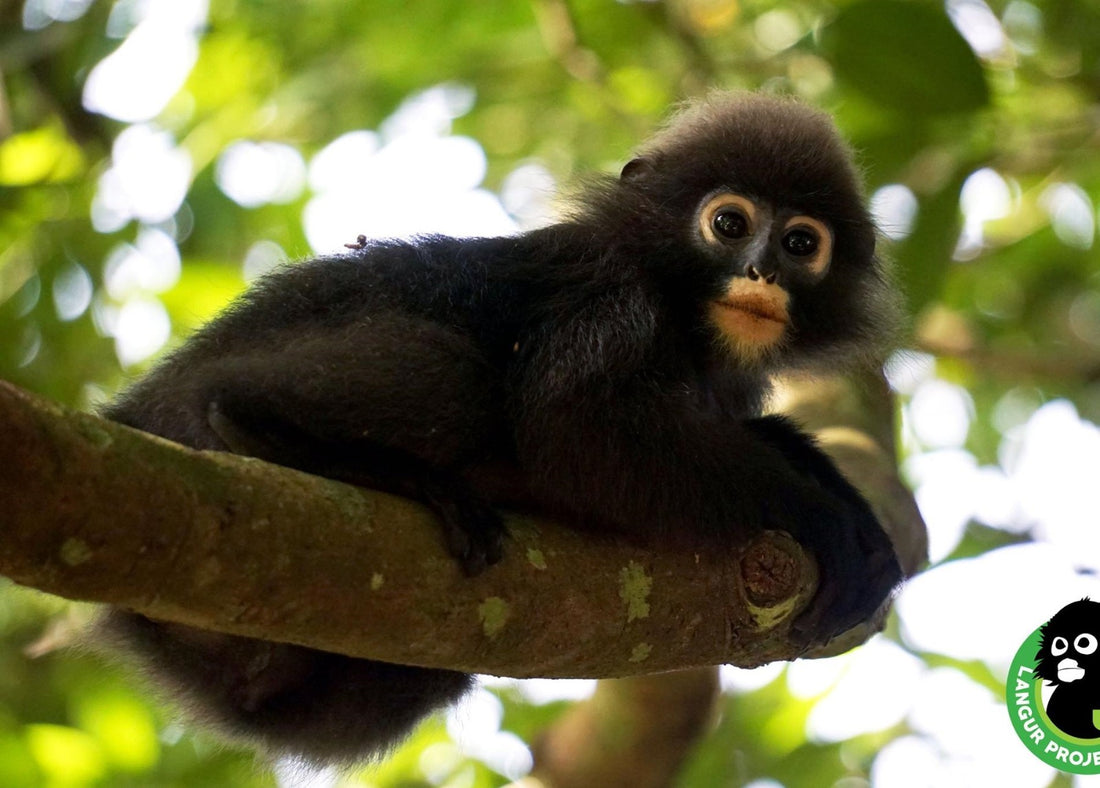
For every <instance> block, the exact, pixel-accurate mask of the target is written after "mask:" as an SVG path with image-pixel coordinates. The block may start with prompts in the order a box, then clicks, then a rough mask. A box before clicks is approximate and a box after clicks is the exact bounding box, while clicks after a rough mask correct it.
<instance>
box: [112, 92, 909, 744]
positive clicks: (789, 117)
mask: <svg viewBox="0 0 1100 788" xmlns="http://www.w3.org/2000/svg"><path fill="white" fill-rule="evenodd" d="M863 188H864V187H863V183H862V178H861V175H860V174H859V172H858V171H857V168H856V165H855V161H854V156H853V154H852V152H851V151H850V149H849V147H848V146H847V144H846V143H845V142H844V141H843V140H842V138H841V137H840V135H839V132H838V131H837V129H836V128H835V126H834V124H833V122H832V120H831V118H829V116H828V115H826V114H825V113H823V112H821V111H819V110H816V109H813V108H811V107H809V106H807V105H805V104H803V103H801V102H798V101H796V100H794V99H790V98H781V97H773V96H768V95H764V94H755V93H715V94H712V95H708V96H706V97H703V98H700V99H697V100H696V101H694V102H693V103H690V104H688V105H687V106H686V107H684V108H682V109H681V110H680V111H679V112H678V113H676V114H675V115H674V116H673V118H672V119H671V121H670V122H669V123H668V124H667V125H666V126H665V127H664V128H663V129H662V130H660V131H659V132H658V133H656V135H655V136H654V137H653V138H652V139H651V140H650V141H649V142H648V143H647V144H645V145H643V146H642V148H641V149H640V151H639V152H638V155H637V156H636V157H635V158H633V159H631V160H630V161H629V162H628V163H627V164H626V165H625V166H624V167H623V168H622V170H621V173H620V174H619V175H618V176H617V177H615V176H611V175H606V176H594V177H592V178H591V179H589V180H588V181H587V182H586V183H585V185H584V186H583V187H582V188H581V189H580V193H579V194H578V195H577V197H576V198H575V200H574V201H573V207H572V208H571V209H570V210H569V211H568V212H567V213H566V214H565V215H564V216H563V217H562V218H561V219H560V220H559V221H557V222H556V223H553V224H550V225H548V226H545V227H541V228H538V229H533V230H530V231H527V232H523V233H518V234H515V235H509V236H503V237H495V238H474V239H461V240H460V239H455V238H449V237H442V236H424V237H415V238H411V239H403V240H402V239H393V240H379V241H368V240H367V239H365V238H362V237H360V238H359V239H358V240H357V241H356V243H354V244H348V249H347V251H344V252H341V253H339V254H333V255H328V256H322V257H319V258H315V259H311V260H307V261H304V262H300V263H297V264H293V265H287V266H284V267H282V268H280V269H279V270H277V271H275V272H273V273H271V274H269V275H267V276H266V277H264V278H262V279H260V280H259V281H258V282H257V283H255V284H254V285H253V286H252V287H251V288H250V289H248V290H247V291H246V292H245V293H244V294H243V296H241V297H240V298H239V299H238V300H237V301H236V302H234V303H233V304H231V305H230V306H229V307H228V308H227V309H226V311H224V312H223V313H222V314H220V315H219V316H217V317H216V318H215V319H213V320H212V321H211V322H210V323H208V324H207V325H206V326H204V327H203V328H201V329H199V330H198V331H197V332H196V333H195V334H194V335H193V336H192V337H191V338H190V339H189V340H188V341H187V342H186V343H184V344H183V345H182V346H181V347H180V348H179V349H178V350H176V351H175V352H173V353H171V354H170V355H169V356H168V357H167V358H166V359H165V360H163V361H162V362H161V363H159V365H157V366H155V367H154V368H153V369H152V370H151V371H150V372H149V374H147V375H146V376H145V377H144V378H142V379H140V380H138V381H137V382H136V383H134V384H133V385H132V386H131V387H130V388H129V389H127V390H125V391H124V392H123V393H122V394H121V395H120V396H119V397H118V398H117V399H116V400H114V401H113V402H112V403H111V404H109V405H108V406H107V407H106V408H105V410H104V411H103V413H104V415H105V416H106V417H108V418H110V419H113V420H115V421H117V422H120V423H122V424H126V425H129V426H131V427H136V428H138V429H142V430H146V431H148V432H151V433H155V434H157V435H160V436H163V437H166V438H169V439H171V440H174V441H177V442H179V443H182V444H185V445H188V446H191V447H195V448H199V449H213V450H223V451H233V452H237V453H240V454H248V455H252V456H256V457H259V458H262V459H265V460H269V461H272V462H275V463H279V464H282V465H286V466H289V467H292V468H297V469H299V470H302V471H306V472H309V473H313V474H317V475H320V476H325V477H329V478H333V479H338V480H341V481H345V482H350V483H353V484H358V485H362V486H366V487H371V488H375V489H380V490H384V491H388V492H393V493H397V494H401V495H406V496H409V497H411V498H414V499H417V500H419V501H422V502H423V503H425V504H426V505H427V506H428V507H430V509H431V510H432V511H433V512H434V513H435V514H436V515H437V516H438V519H439V521H440V524H441V534H442V536H441V549H446V550H448V551H449V552H450V553H451V554H452V555H453V556H454V557H455V558H456V559H457V561H458V562H459V563H460V565H461V567H462V568H463V569H464V570H465V571H466V572H467V573H469V574H477V573H479V572H482V571H486V569H487V568H488V567H490V566H491V565H492V564H494V563H495V562H496V561H497V560H499V558H500V557H501V555H502V551H503V550H505V549H506V548H507V544H506V533H505V529H504V526H503V524H502V520H501V516H500V514H499V510H500V509H501V508H505V507H510V506H516V507H520V508H522V507H530V508H533V509H537V510H538V511H540V512H543V513H545V514H548V515H551V516H555V517H558V518H560V519H562V520H563V521H564V522H566V523H569V524H571V525H573V526H575V527H577V528H580V529H589V530H591V531H592V532H594V533H599V534H615V535H618V536H619V537H621V538H625V539H636V540H639V541H641V542H643V543H646V544H651V545H653V547H654V549H660V548H661V547H662V546H673V545H692V546H694V547H696V548H698V549H707V550H732V549H733V548H735V547H736V546H737V545H738V544H742V543H743V542H744V541H745V540H746V539H748V538H749V537H751V535H753V534H754V533H757V532H759V531H760V530H762V529H778V530H784V531H787V532H788V533H790V534H791V535H792V536H793V537H794V538H795V539H796V540H798V541H799V542H800V543H801V544H802V545H803V546H804V547H805V548H806V549H807V550H808V551H810V552H811V553H812V554H813V556H814V557H815V558H816V560H817V562H818V564H819V566H820V583H819V589H818V591H817V592H816V595H815V596H814V598H813V600H812V601H811V603H810V604H809V606H808V607H807V609H806V610H804V611H803V612H802V613H800V614H799V617H798V618H797V620H796V621H795V622H794V625H793V627H792V635H791V637H792V639H793V641H794V642H796V643H797V644H799V645H800V646H801V647H809V646H811V645H813V644H819V643H824V642H827V641H828V640H829V639H830V638H832V637H833V636H835V635H837V634H839V633H841V632H844V631H846V630H847V629H850V628H851V627H852V626H854V625H856V624H858V623H860V622H862V621H864V620H866V619H868V618H869V617H870V616H871V615H872V614H873V613H874V612H875V611H876V610H878V609H879V608H880V606H881V605H882V604H883V603H884V601H885V600H886V599H887V598H888V596H889V595H890V594H891V593H892V590H893V589H894V588H895V587H896V586H897V585H898V584H899V582H900V580H901V578H902V572H901V569H900V566H899V564H898V560H897V558H896V556H895V553H894V550H893V547H892V545H891V542H890V539H889V537H888V535H887V534H886V532H885V531H884V530H883V528H882V526H881V524H880V523H879V522H878V520H877V519H876V517H875V515H874V514H873V512H872V510H871V508H870V506H869V505H868V503H867V502H866V500H865V499H864V498H863V497H862V496H861V494H860V493H859V492H857V491H856V489H855V487H854V486H853V485H852V484H851V483H850V482H849V481H848V480H847V479H846V478H845V477H844V476H843V475H842V473H841V472H840V471H839V470H838V469H837V467H836V466H835V465H834V464H833V463H832V461H831V460H830V459H828V457H827V456H826V455H825V454H824V453H823V452H822V451H821V450H820V449H819V448H818V447H817V446H816V444H815V442H814V441H813V440H812V439H811V438H810V437H809V436H808V435H807V434H806V433H804V432H803V431H801V430H800V429H799V428H798V427H797V426H796V425H795V424H793V423H792V422H791V421H789V420H788V419H786V418H784V417H780V416H777V415H764V413H763V408H764V405H765V403H766V401H767V397H768V395H769V392H770V383H769V381H770V379H771V377H772V375H773V374H774V373H776V372H779V371H783V370H792V369H793V370H806V369H814V368H822V367H824V368H828V369H837V368H839V367H840V365H845V364H846V365H858V364H872V363H878V362H881V360H882V357H883V355H884V353H885V351H886V350H887V349H888V346H889V343H890V341H891V340H890V338H891V337H892V336H893V334H894V329H895V326H896V325H897V322H898V319H899V314H900V312H899V309H900V307H899V295H898V293H897V289H896V287H895V286H894V285H893V283H892V280H891V276H890V273H889V270H888V267H887V265H886V263H885V262H884V260H883V259H882V258H881V256H880V255H879V254H877V253H876V230H875V226H874V223H873V221H872V219H871V216H870V214H869V211H868V209H867V207H866V201H865V198H864V194H863ZM431 208H432V209H434V210H446V208H447V206H446V205H439V204H436V205H433V206H431ZM731 554H732V553H731ZM103 629H104V632H105V633H106V636H107V637H108V638H110V639H112V640H113V641H115V642H117V643H120V644H123V648H125V649H127V650H128V651H129V652H131V653H132V654H135V655H136V656H137V659H139V661H140V662H141V663H142V664H143V665H144V666H145V669H146V670H147V671H148V672H150V673H152V674H153V675H154V676H157V677H159V678H160V681H161V683H162V684H163V685H165V686H166V687H167V688H168V690H169V693H170V694H173V695H175V696H177V697H181V698H183V699H184V703H185V705H186V706H188V707H190V709H191V712H192V716H194V717H195V718H197V719H198V720H200V721H203V722H206V723H208V724H209V725H211V726H212V727H214V728H216V729H218V730H220V731H221V732H223V733H225V734H226V735H228V736H230V737H232V738H236V739H239V740H244V741H246V742H249V743H252V744H254V745H255V746H257V747H258V748H259V749H260V750H261V751H265V752H267V753H269V754H273V755H285V754H293V755H295V756H297V757H301V758H304V759H306V760H307V761H311V762H318V763H331V762H335V763H354V762H358V761H362V760H368V759H371V758H377V757H381V756H382V755H384V754H385V753H386V752H387V751H388V750H390V749H391V748H392V747H394V746H395V745H396V744H397V743H398V742H400V741H401V740H402V739H403V738H404V737H405V735H406V734H407V733H408V731H409V730H410V729H411V728H412V727H413V726H414V725H415V724H416V722H417V721H418V720H420V719H421V718H422V717H424V716H425V715H426V714H428V713H430V712H432V711H433V710H436V709H439V708H441V707H444V706H446V705H448V704H450V703H452V702H454V701H455V700H457V699H458V698H460V697H461V696H462V695H463V694H464V693H466V692H467V691H468V690H469V689H470V688H471V686H472V678H471V677H470V676H468V675H465V674H463V673H459V672H453V671H447V670H439V669H425V668H419V667H411V666H402V665H391V664H385V663H381V662H375V661H372V660H365V659H353V658H351V657H347V656H343V655H339V654H329V653H324V652H320V651H316V650H312V649H308V648H303V647H300V646H296V645H288V644H280V643H269V642H265V641H261V640H254V639H249V638H243V637H236V636H230V635H224V634H217V633H212V632H203V631H200V630H196V629H192V628H189V627H185V626H182V625H177V624H170V623H163V622H157V621H152V620H149V619H147V618H145V617H143V616H140V615H138V614H135V613H132V612H129V611H125V610H118V609H116V610H113V611H112V612H111V613H109V614H108V615H107V616H106V620H105V623H104V625H103Z"/></svg>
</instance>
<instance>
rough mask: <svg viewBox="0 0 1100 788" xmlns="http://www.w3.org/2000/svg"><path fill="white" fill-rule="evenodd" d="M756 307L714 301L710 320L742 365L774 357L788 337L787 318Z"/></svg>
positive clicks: (771, 310)
mask: <svg viewBox="0 0 1100 788" xmlns="http://www.w3.org/2000/svg"><path fill="white" fill-rule="evenodd" d="M759 307H760V305H758V304H757V303H753V302H749V303H743V302H742V303H737V302H731V301H715V302H713V303H712V304H711V308H710V318H711V320H712V321H713V322H714V325H715V327H716V328H717V329H718V332H719V335H720V336H721V338H722V344H724V345H725V346H726V347H727V349H729V351H730V352H731V353H733V355H734V356H736V357H737V358H738V359H740V360H741V361H750V362H754V361H761V360H763V359H764V358H766V357H767V356H769V355H771V354H772V353H773V352H774V351H775V350H777V349H778V348H779V346H780V345H781V344H782V342H783V337H784V336H786V333H787V320H786V315H785V314H784V315H782V316H781V315H780V314H779V311H778V310H777V309H765V308H759Z"/></svg>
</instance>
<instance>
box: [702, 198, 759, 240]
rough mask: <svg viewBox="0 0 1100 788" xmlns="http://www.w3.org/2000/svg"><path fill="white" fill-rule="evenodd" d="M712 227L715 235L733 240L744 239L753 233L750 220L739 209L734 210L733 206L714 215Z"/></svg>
mask: <svg viewBox="0 0 1100 788" xmlns="http://www.w3.org/2000/svg"><path fill="white" fill-rule="evenodd" d="M711 225H712V226H713V227H714V232H715V233H717V234H718V235H720V236H722V237H723V238H730V239H733V240H736V239H738V238H744V237H745V236H746V235H749V234H750V233H751V232H752V227H751V226H750V225H749V218H748V217H747V216H745V214H744V213H742V212H741V210H740V209H739V208H734V207H733V206H730V207H728V208H723V209H722V210H720V211H719V212H718V213H716V214H714V219H713V220H711Z"/></svg>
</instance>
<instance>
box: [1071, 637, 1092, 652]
mask: <svg viewBox="0 0 1100 788" xmlns="http://www.w3.org/2000/svg"><path fill="white" fill-rule="evenodd" d="M1096 646H1097V641H1096V635H1090V634H1089V633H1088V632H1084V633H1082V634H1080V635H1078V636H1077V637H1076V638H1074V640H1073V648H1074V650H1075V651H1076V652H1077V653H1078V654H1091V653H1092V652H1094V651H1096Z"/></svg>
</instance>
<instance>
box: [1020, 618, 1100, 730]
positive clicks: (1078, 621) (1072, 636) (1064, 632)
mask: <svg viewBox="0 0 1100 788" xmlns="http://www.w3.org/2000/svg"><path fill="white" fill-rule="evenodd" d="M1085 633H1087V634H1090V635H1092V636H1093V637H1095V638H1100V602H1093V601H1091V600H1089V599H1087V598H1086V599H1082V600H1080V601H1079V602H1071V603H1070V604H1068V605H1066V606H1065V607H1064V608H1062V609H1061V610H1059V611H1058V612H1057V613H1055V614H1054V616H1053V617H1052V618H1051V619H1050V621H1048V622H1047V623H1045V624H1043V628H1042V629H1041V630H1040V635H1041V640H1040V643H1039V653H1038V654H1036V655H1035V659H1036V663H1037V664H1036V668H1035V672H1036V673H1037V674H1038V675H1039V677H1040V678H1043V679H1046V680H1047V681H1049V682H1051V683H1052V684H1053V685H1054V692H1053V693H1052V694H1051V696H1050V701H1049V702H1048V703H1047V716H1048V717H1050V721H1051V722H1053V723H1054V724H1055V725H1056V726H1057V727H1058V729H1059V730H1061V731H1062V733H1066V734H1069V735H1070V736H1077V737H1078V738H1081V739H1100V728H1097V726H1096V724H1095V723H1094V722H1093V712H1094V710H1100V648H1098V649H1096V650H1095V651H1093V652H1092V653H1091V654H1082V653H1081V652H1080V651H1079V650H1078V649H1077V648H1076V643H1075V641H1076V640H1077V637H1078V636H1079V635H1082V634H1085ZM1056 637H1063V638H1065V639H1066V641H1067V649H1066V651H1065V653H1063V654H1060V655H1058V656H1055V655H1054V654H1053V653H1051V650H1050V649H1051V646H1052V644H1053V643H1054V639H1055V638H1056ZM1067 659H1072V660H1073V661H1074V662H1076V663H1077V667H1079V668H1081V669H1083V670H1084V675H1083V676H1082V677H1081V678H1079V679H1076V680H1074V681H1068V682H1063V681H1062V680H1060V679H1059V678H1058V664H1059V663H1060V662H1062V661H1063V660H1067Z"/></svg>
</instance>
